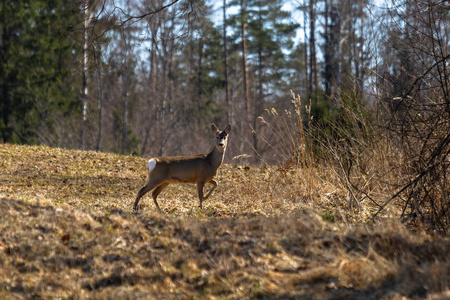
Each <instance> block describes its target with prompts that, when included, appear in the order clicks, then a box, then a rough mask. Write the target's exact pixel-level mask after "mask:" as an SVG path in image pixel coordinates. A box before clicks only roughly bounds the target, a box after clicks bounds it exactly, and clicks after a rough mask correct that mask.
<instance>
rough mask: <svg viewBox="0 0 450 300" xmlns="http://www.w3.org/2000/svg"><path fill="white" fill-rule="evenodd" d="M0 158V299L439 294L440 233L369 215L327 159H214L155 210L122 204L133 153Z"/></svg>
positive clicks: (138, 175) (134, 171)
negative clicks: (204, 176)
mask: <svg viewBox="0 0 450 300" xmlns="http://www.w3.org/2000/svg"><path fill="white" fill-rule="evenodd" d="M315 168H319V166H316V167H315ZM0 169H1V171H0V212H1V213H0V299H17V298H18V299H30V298H33V299H40V298H43V299H49V298H58V299H67V298H68V299H255V298H261V299H292V298H295V299H449V298H450V255H449V253H450V239H449V238H448V237H438V236H431V235H428V234H426V233H425V232H424V231H423V230H421V229H420V228H415V229H414V230H411V229H406V228H405V227H403V226H402V225H400V224H398V222H397V221H396V220H397V219H396V218H395V215H396V211H395V207H392V208H390V209H387V210H386V211H385V212H384V215H380V218H379V219H378V220H377V222H376V223H373V222H372V219H371V215H372V214H373V213H374V212H375V211H376V210H377V208H375V207H371V205H370V203H367V204H364V205H360V206H358V207H353V208H352V209H349V208H348V203H347V200H346V199H347V198H348V195H347V194H346V193H347V192H346V191H345V190H341V189H340V188H339V187H338V186H336V185H334V184H333V182H334V180H333V174H332V173H331V172H329V173H327V171H326V169H324V170H317V169H316V170H313V171H311V170H301V169H295V168H289V167H283V168H280V167H278V168H276V167H273V168H271V167H253V166H251V167H246V166H233V165H228V164H225V165H224V166H222V167H221V168H220V169H219V172H218V176H217V179H218V182H219V187H218V188H217V189H216V191H215V192H214V193H213V194H212V196H211V198H210V199H208V201H207V202H205V203H204V208H203V210H199V209H198V199H197V196H196V189H195V187H194V186H193V185H173V186H170V187H169V188H167V189H166V190H165V191H164V192H163V193H162V194H161V195H160V197H159V199H158V200H159V204H160V206H161V209H162V210H163V211H164V214H159V213H157V212H156V209H155V207H154V205H153V202H152V201H151V199H150V196H149V195H148V194H147V195H146V196H144V198H143V199H142V200H141V202H140V210H139V212H138V213H134V212H133V211H132V204H133V201H134V197H135V196H136V193H137V191H138V189H139V188H140V187H142V186H143V184H144V183H145V181H146V176H147V175H146V159H145V158H140V157H132V156H119V155H115V154H106V153H96V152H83V151H69V150H62V149H53V148H47V147H41V146H17V145H9V144H1V145H0Z"/></svg>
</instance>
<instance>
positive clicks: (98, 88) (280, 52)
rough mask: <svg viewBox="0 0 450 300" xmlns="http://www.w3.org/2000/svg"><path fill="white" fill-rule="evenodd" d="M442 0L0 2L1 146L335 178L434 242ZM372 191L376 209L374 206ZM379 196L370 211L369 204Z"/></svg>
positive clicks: (449, 109) (448, 100)
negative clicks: (219, 157) (201, 160)
mask: <svg viewBox="0 0 450 300" xmlns="http://www.w3.org/2000/svg"><path fill="white" fill-rule="evenodd" d="M449 9H450V4H449V3H448V2H447V1H436V0H428V1H397V0H393V1H385V2H382V1H373V0H364V1H359V0H355V1H342V0H321V1H319V0H292V1H282V0H260V1H257V0H220V1H201V0H173V1H162V0H129V1H109V0H104V1H72V0H71V1H66V0H51V1H43V0H34V1H29V0H20V1H3V2H2V3H1V4H0V16H1V19H0V31H1V47H0V52H1V55H0V59H1V62H0V65H1V68H0V93H1V96H0V97H1V102H0V113H1V116H0V140H1V141H3V142H7V143H20V144H39V145H48V146H51V147H60V148H68V149H83V150H96V151H103V152H115V153H121V154H133V155H140V156H149V155H152V156H160V155H180V154H195V153H200V152H206V151H208V150H210V149H209V148H210V142H209V140H210V138H211V137H210V133H209V123H211V122H214V123H216V124H217V125H218V126H219V127H223V126H225V125H226V124H228V123H231V124H232V125H233V133H232V134H233V137H232V138H231V139H230V145H229V149H228V150H227V158H226V162H235V163H239V164H250V163H252V164H276V165H278V166H280V168H290V167H292V166H294V167H300V168H311V167H317V166H319V165H321V166H326V167H328V168H334V169H333V170H335V171H334V174H335V175H336V176H337V178H338V179H339V180H340V181H341V183H342V185H343V186H344V187H345V188H346V189H347V190H348V195H349V196H348V202H349V206H352V205H354V204H355V203H356V204H357V203H360V202H361V201H362V200H366V201H371V202H373V205H374V206H375V207H377V208H379V210H380V211H381V210H382V209H384V208H385V207H386V206H387V205H388V204H389V203H391V202H393V201H398V203H399V206H400V207H401V208H402V213H401V219H402V220H403V221H405V222H406V221H407V222H416V221H420V223H422V224H425V225H426V226H427V228H429V229H430V230H433V231H435V232H438V233H446V232H447V230H448V222H449V214H448V211H449V200H448V199H449V198H450V197H449V187H448V185H449V184H448V176H449V171H448V170H449V153H450V96H449V92H450V89H449V83H450V80H449V78H450V76H449V69H448V68H449V63H448V61H449V57H450V52H449V47H450V41H449V37H450V34H449V29H450V22H449V19H450V10H449ZM381 194H382V195H383V197H381V196H380V195H381ZM379 199H383V200H382V201H381V200H379Z"/></svg>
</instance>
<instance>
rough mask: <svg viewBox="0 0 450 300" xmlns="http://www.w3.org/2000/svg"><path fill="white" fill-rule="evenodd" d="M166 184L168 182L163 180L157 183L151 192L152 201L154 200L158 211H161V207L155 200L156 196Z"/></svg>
mask: <svg viewBox="0 0 450 300" xmlns="http://www.w3.org/2000/svg"><path fill="white" fill-rule="evenodd" d="M168 185H169V182H164V183H162V184H160V185H158V186H157V187H156V189H155V190H154V191H153V193H152V198H153V201H154V202H155V205H156V207H157V208H158V210H159V211H160V212H161V209H160V208H159V205H158V201H156V198H158V195H159V194H161V192H162V191H163V190H164V189H165V188H166V187H167V186H168Z"/></svg>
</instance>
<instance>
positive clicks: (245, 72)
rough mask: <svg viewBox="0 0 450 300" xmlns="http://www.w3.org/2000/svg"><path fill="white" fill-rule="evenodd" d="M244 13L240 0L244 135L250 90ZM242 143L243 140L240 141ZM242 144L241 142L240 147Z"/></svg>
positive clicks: (248, 120)
mask: <svg viewBox="0 0 450 300" xmlns="http://www.w3.org/2000/svg"><path fill="white" fill-rule="evenodd" d="M246 17H247V16H246V13H245V4H244V0H241V35H242V72H243V74H242V75H243V80H244V102H245V117H244V118H242V119H243V122H242V123H243V124H242V126H241V127H242V128H241V130H242V134H243V135H244V136H248V135H247V134H246V132H248V124H249V123H250V119H251V117H250V114H251V112H250V92H249V84H248V70H247V37H246V34H245V30H246V28H247V21H246ZM242 143H243V141H242ZM242 147H243V145H242V144H241V148H242Z"/></svg>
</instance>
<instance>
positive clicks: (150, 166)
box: [148, 158, 156, 173]
mask: <svg viewBox="0 0 450 300" xmlns="http://www.w3.org/2000/svg"><path fill="white" fill-rule="evenodd" d="M155 166H156V160H154V159H153V158H151V159H150V160H149V161H148V172H149V173H151V172H152V170H153V169H154V168H155Z"/></svg>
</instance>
